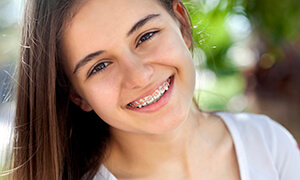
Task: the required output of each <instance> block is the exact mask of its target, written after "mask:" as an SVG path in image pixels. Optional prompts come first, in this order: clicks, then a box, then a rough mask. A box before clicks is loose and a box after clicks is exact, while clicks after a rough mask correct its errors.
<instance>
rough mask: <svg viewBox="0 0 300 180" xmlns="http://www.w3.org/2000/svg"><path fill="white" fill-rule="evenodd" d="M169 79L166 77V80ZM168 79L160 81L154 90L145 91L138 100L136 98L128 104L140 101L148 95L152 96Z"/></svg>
mask: <svg viewBox="0 0 300 180" xmlns="http://www.w3.org/2000/svg"><path fill="white" fill-rule="evenodd" d="M169 77H171V76H169ZM169 77H168V78H169ZM168 78H166V79H165V80H163V81H161V82H160V83H158V84H156V85H155V86H154V88H151V89H150V90H148V91H146V92H145V93H144V94H143V95H141V96H139V97H138V98H136V99H135V100H133V101H130V102H129V103H128V104H130V103H133V102H135V101H137V100H140V99H142V98H144V97H147V96H149V95H152V93H153V92H154V91H155V90H156V89H157V88H158V87H159V86H161V85H162V84H163V83H164V82H166V81H167V80H168ZM128 104H127V105H128Z"/></svg>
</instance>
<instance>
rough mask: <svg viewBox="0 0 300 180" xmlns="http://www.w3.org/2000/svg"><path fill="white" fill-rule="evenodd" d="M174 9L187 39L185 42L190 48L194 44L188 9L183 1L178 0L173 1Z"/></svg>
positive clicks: (182, 32)
mask: <svg viewBox="0 0 300 180" xmlns="http://www.w3.org/2000/svg"><path fill="white" fill-rule="evenodd" d="M173 11H174V14H175V16H176V18H177V20H178V21H179V22H180V30H181V34H182V36H183V39H184V41H185V44H186V45H187V46H188V48H190V47H191V45H192V31H191V27H190V26H191V24H190V21H189V16H188V14H187V12H186V11H187V10H186V9H185V7H184V5H183V4H182V2H180V1H178V0H174V1H173Z"/></svg>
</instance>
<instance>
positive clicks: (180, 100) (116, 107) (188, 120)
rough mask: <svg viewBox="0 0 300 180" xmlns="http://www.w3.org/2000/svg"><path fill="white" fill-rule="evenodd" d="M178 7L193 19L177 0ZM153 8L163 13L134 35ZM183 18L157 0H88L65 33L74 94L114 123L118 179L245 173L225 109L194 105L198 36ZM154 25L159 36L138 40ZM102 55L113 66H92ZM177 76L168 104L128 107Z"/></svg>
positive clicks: (110, 160)
mask: <svg viewBox="0 0 300 180" xmlns="http://www.w3.org/2000/svg"><path fill="white" fill-rule="evenodd" d="M173 8H174V10H175V15H176V17H177V19H179V20H180V21H181V22H182V23H183V24H184V23H187V22H188V21H187V18H186V16H185V14H184V13H183V11H182V7H181V6H180V5H179V4H178V3H177V2H176V1H175V2H174V4H173ZM153 14H154V15H156V16H157V17H156V18H153V19H151V20H150V21H148V22H147V23H146V24H144V25H143V26H141V27H140V28H138V29H136V31H134V32H133V33H131V34H130V35H128V32H129V31H130V30H131V29H132V27H133V25H134V24H135V23H136V22H138V21H140V20H141V19H143V18H144V17H147V16H149V15H153ZM177 19H175V18H174V17H172V16H170V14H169V13H168V12H167V11H166V10H165V9H164V8H163V7H162V6H161V5H160V4H159V3H157V1H154V0H143V1H141V0H114V1H112V0H90V1H88V2H87V3H86V4H85V5H84V6H83V7H82V8H81V9H80V10H79V11H78V13H77V14H76V15H75V16H74V18H73V19H72V21H71V22H70V24H69V26H68V27H67V29H66V31H65V35H64V38H63V50H64V53H65V54H64V55H65V65H64V68H65V71H66V74H67V76H68V78H69V79H70V81H71V83H72V93H71V100H72V101H73V102H74V103H75V104H77V105H78V106H80V107H81V108H82V109H83V110H84V111H91V110H94V111H95V112H96V113H97V114H98V115H99V117H101V118H102V119H103V120H104V121H105V122H107V123H108V124H109V125H110V126H111V134H112V140H111V142H110V144H109V148H108V149H109V150H108V152H107V160H106V161H105V162H104V165H105V166H106V167H107V168H108V169H109V170H110V171H111V172H112V173H113V174H114V175H115V176H116V177H117V178H118V179H153V178H155V179H166V178H168V179H199V177H201V178H204V179H220V178H221V179H238V178H239V172H238V166H237V160H236V155H235V151H234V146H233V142H232V139H231V136H230V134H229V132H228V129H227V128H226V126H225V125H224V123H223V122H222V120H220V119H219V118H218V117H214V116H211V115H208V114H204V113H202V112H199V111H198V110H197V109H196V108H192V106H191V102H192V97H193V92H194V87H195V70H194V65H193V61H192V57H191V54H190V52H189V47H190V46H191V40H190V39H189V38H188V36H187V35H186V32H185V30H184V28H182V25H181V24H180V23H179V21H178V20H177ZM149 32H153V36H151V38H150V39H148V40H145V41H143V42H142V43H138V40H140V39H141V37H145V34H147V33H149ZM147 37H150V35H149V34H148V35H147ZM99 51H104V52H103V53H101V54H99V55H97V56H95V57H94V58H92V59H91V60H90V61H89V62H87V63H85V64H84V65H83V66H82V67H80V68H79V69H78V71H77V72H76V73H74V69H75V68H76V66H77V65H78V63H79V62H80V60H82V59H83V58H84V57H86V56H87V55H89V54H91V53H94V52H99ZM99 63H102V65H107V66H106V67H105V69H104V70H103V71H97V72H96V73H92V74H91V72H92V71H93V70H95V67H97V65H99ZM98 67H99V66H98ZM170 76H174V83H173V89H172V92H171V95H170V98H169V99H168V102H167V104H165V105H164V106H162V107H161V108H159V109H158V110H156V111H154V112H140V111H133V110H132V109H129V108H128V107H127V104H128V103H130V102H132V101H134V100H136V99H138V98H140V97H143V96H145V95H147V93H149V92H152V91H153V90H155V89H156V88H157V87H158V86H159V85H161V84H162V82H164V81H166V80H167V79H168V77H170ZM115 162H117V163H115ZM203 162H205V163H203ZM229 167H230V168H229Z"/></svg>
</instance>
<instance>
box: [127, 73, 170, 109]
mask: <svg viewBox="0 0 300 180" xmlns="http://www.w3.org/2000/svg"><path fill="white" fill-rule="evenodd" d="M170 82H171V80H170V78H169V79H168V80H167V81H166V82H164V83H163V84H162V85H161V86H159V87H158V88H157V89H156V90H155V91H154V92H153V93H152V95H149V96H146V97H144V98H141V99H139V100H137V101H134V102H132V103H129V105H130V106H131V107H134V108H142V107H145V106H147V105H150V104H153V103H155V102H156V101H158V100H159V99H160V98H161V97H162V96H163V95H164V93H165V92H166V91H167V90H168V89H169V86H170Z"/></svg>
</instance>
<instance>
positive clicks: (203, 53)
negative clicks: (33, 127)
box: [0, 0, 300, 172]
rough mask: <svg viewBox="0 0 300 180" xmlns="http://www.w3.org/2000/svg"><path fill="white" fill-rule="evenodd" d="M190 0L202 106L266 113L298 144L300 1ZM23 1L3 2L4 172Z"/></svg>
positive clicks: (0, 143)
mask: <svg viewBox="0 0 300 180" xmlns="http://www.w3.org/2000/svg"><path fill="white" fill-rule="evenodd" d="M184 2H185V4H186V6H187V7H188V10H189V12H190V14H191V19H192V22H193V26H194V32H193V33H194V38H195V47H196V48H195V50H194V52H195V54H196V55H195V64H196V67H197V89H196V96H197V99H198V101H199V104H200V106H201V108H202V109H203V110H207V111H219V110H222V111H232V112H253V113H261V114H267V115H268V116H270V117H271V118H273V119H274V120H276V121H278V122H279V123H281V124H282V125H283V126H285V127H286V128H287V129H288V130H289V131H290V132H292V134H293V135H294V137H295V138H296V139H297V141H298V142H300V119H299V117H300V95H299V92H300V1H299V0H286V1H282V0H263V1H262V0H184ZM23 4H24V1H22V0H1V1H0V101H1V102H0V163H2V164H0V167H2V165H3V163H4V162H5V156H4V155H3V153H1V152H3V150H5V148H6V147H7V143H8V140H9V138H10V136H9V135H10V134H9V132H10V129H9V128H10V125H9V124H10V122H11V121H10V120H11V119H12V118H13V113H12V112H13V109H14V104H13V97H12V96H11V95H10V94H11V92H12V90H11V84H12V83H16V82H15V79H14V76H13V73H14V68H15V64H16V62H17V61H18V53H19V47H20V43H19V39H20V27H21V25H20V22H21V18H22V14H23V12H22V7H23V6H22V5H23ZM0 172H1V168H0Z"/></svg>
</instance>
